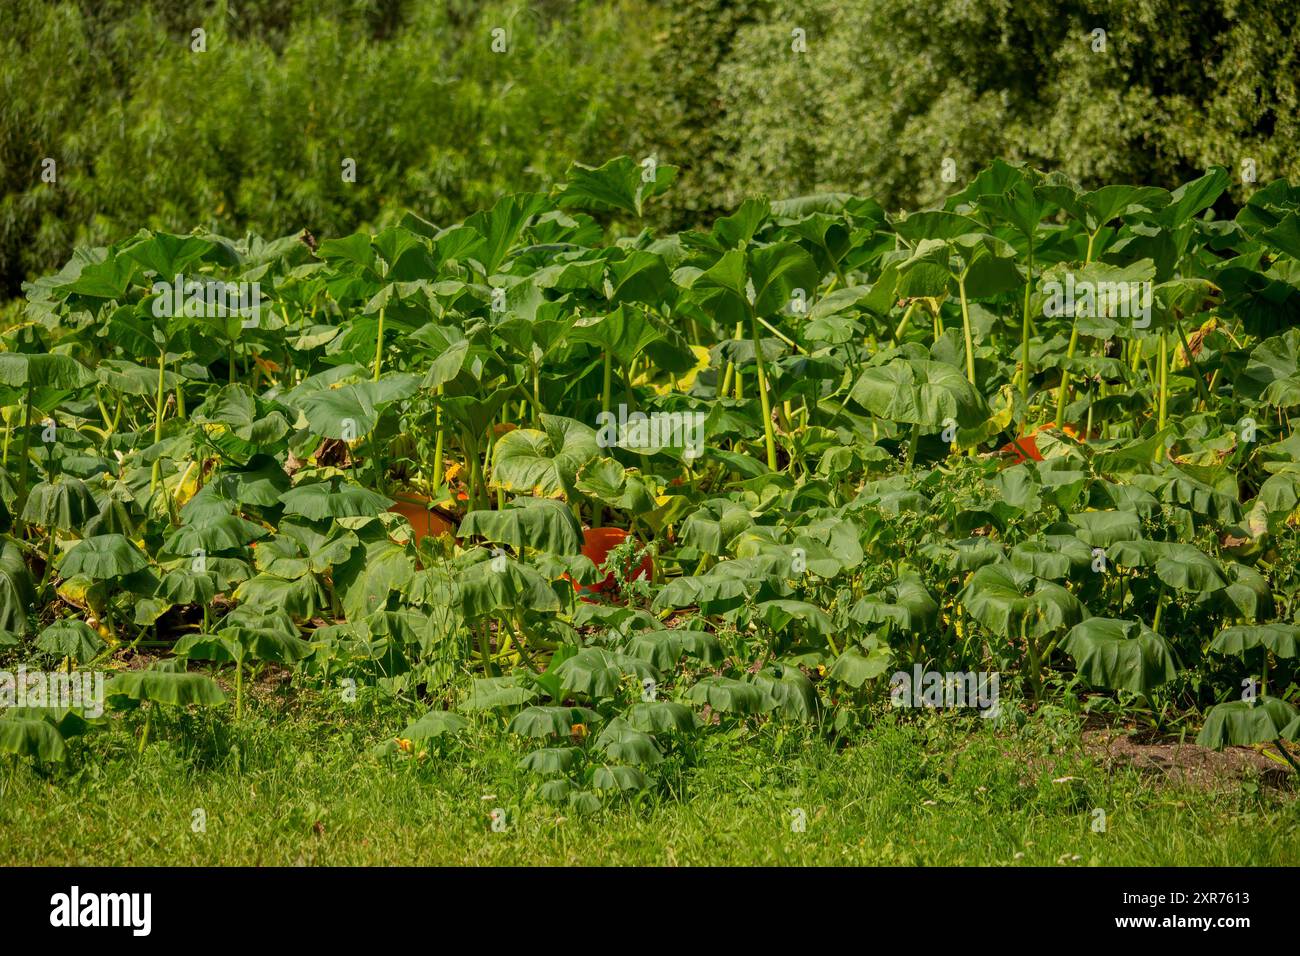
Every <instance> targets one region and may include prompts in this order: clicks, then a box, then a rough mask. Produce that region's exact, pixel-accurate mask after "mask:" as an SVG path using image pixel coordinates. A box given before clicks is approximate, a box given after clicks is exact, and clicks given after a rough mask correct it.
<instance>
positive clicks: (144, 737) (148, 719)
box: [136, 704, 154, 755]
mask: <svg viewBox="0 0 1300 956" xmlns="http://www.w3.org/2000/svg"><path fill="white" fill-rule="evenodd" d="M153 709H154V705H153V704H150V705H149V710H148V712H146V713H145V715H144V729H143V730H141V731H140V747H139V749H138V750H136V754H137V755H139V754H142V753H144V748H145V746H146V745H147V744H148V743H149V728H150V727H152V726H153Z"/></svg>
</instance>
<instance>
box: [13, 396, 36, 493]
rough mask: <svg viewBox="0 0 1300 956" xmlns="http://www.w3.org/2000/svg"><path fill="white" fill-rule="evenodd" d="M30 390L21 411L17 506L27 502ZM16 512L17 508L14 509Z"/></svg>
mask: <svg viewBox="0 0 1300 956" xmlns="http://www.w3.org/2000/svg"><path fill="white" fill-rule="evenodd" d="M32 390H33V387H32V386H31V385H30V384H29V385H28V386H27V400H26V402H25V403H24V410H23V440H22V445H21V447H20V448H19V450H18V451H19V455H20V458H19V460H18V504H19V505H21V504H23V503H25V502H26V501H27V458H28V454H29V452H30V451H31V444H32V435H31V431H32ZM14 510H15V511H17V510H18V508H17V507H15V509H14Z"/></svg>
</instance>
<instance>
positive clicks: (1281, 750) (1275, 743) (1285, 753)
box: [1273, 737, 1300, 773]
mask: <svg viewBox="0 0 1300 956" xmlns="http://www.w3.org/2000/svg"><path fill="white" fill-rule="evenodd" d="M1273 746H1274V747H1276V748H1277V752H1278V753H1280V754H1281V755H1282V756H1283V757H1284V758H1285V759H1286V762H1287V763H1289V764H1290V765H1291V769H1292V770H1294V771H1295V772H1296V773H1300V763H1296V759H1295V757H1293V756H1291V752H1290V751H1289V750H1287V749H1286V747H1285V746H1283V744H1282V738H1281V737H1278V738H1277V739H1276V740H1274V741H1273Z"/></svg>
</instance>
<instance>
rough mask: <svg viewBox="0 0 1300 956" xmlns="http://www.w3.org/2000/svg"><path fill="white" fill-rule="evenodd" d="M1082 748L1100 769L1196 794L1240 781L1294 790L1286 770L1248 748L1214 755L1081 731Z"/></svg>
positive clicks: (1186, 745) (1113, 734) (1292, 778)
mask: <svg viewBox="0 0 1300 956" xmlns="http://www.w3.org/2000/svg"><path fill="white" fill-rule="evenodd" d="M1083 747H1084V750H1085V751H1087V753H1088V755H1089V756H1090V757H1093V758H1094V759H1096V760H1098V761H1100V762H1101V763H1102V764H1103V765H1107V766H1126V767H1133V768H1134V769H1136V770H1138V771H1140V772H1142V773H1147V774H1151V775H1153V776H1159V777H1162V778H1164V779H1166V780H1168V781H1169V782H1170V783H1177V784H1185V785H1187V786H1191V787H1196V788H1197V789H1200V790H1221V789H1223V788H1225V787H1231V786H1234V785H1235V784H1237V783H1240V782H1242V781H1255V782H1258V783H1260V784H1262V785H1265V786H1269V787H1274V788H1277V789H1279V790H1294V789H1295V786H1296V785H1295V774H1294V773H1293V772H1292V771H1291V768H1290V767H1288V766H1286V765H1285V764H1281V763H1278V762H1277V761H1275V760H1271V759H1270V758H1269V757H1267V756H1265V755H1264V754H1263V753H1261V752H1260V751H1259V750H1256V749H1255V748H1253V747H1225V748H1224V749H1223V750H1221V751H1219V750H1210V749H1209V748H1207V747H1199V746H1197V745H1196V744H1194V743H1179V742H1177V741H1175V742H1158V741H1156V742H1150V743H1146V742H1142V741H1140V740H1137V739H1135V738H1134V737H1133V736H1132V735H1130V734H1125V733H1117V732H1115V731H1113V730H1087V731H1084V734H1083ZM1279 759H1280V758H1279Z"/></svg>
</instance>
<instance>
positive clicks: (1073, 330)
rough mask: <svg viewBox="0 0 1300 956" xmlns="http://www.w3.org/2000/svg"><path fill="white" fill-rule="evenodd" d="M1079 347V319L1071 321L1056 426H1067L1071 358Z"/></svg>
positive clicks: (1058, 391)
mask: <svg viewBox="0 0 1300 956" xmlns="http://www.w3.org/2000/svg"><path fill="white" fill-rule="evenodd" d="M1078 347H1079V320H1078V318H1077V317H1076V318H1075V320H1074V321H1073V322H1072V323H1070V345H1069V347H1068V348H1067V349H1066V350H1065V361H1066V366H1065V367H1063V368H1062V369H1061V387H1060V388H1059V389H1058V390H1057V392H1056V427H1057V428H1063V427H1064V426H1065V398H1066V394H1067V392H1068V391H1069V388H1070V369H1069V367H1068V366H1069V362H1070V359H1072V358H1074V350H1075V349H1076V348H1078Z"/></svg>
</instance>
